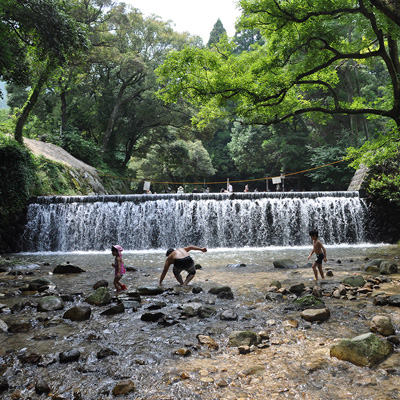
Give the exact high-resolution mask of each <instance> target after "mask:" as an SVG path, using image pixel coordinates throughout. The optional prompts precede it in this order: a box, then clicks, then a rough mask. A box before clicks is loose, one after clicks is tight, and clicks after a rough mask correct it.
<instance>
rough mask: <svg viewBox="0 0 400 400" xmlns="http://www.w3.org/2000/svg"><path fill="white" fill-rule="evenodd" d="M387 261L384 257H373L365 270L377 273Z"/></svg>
mask: <svg viewBox="0 0 400 400" xmlns="http://www.w3.org/2000/svg"><path fill="white" fill-rule="evenodd" d="M383 261H385V260H383V259H373V260H370V261H369V262H368V263H367V264H366V265H365V266H364V271H365V272H369V273H370V274H373V273H376V274H379V266H380V265H381V263H382V262H383Z"/></svg>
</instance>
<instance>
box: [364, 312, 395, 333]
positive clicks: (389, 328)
mask: <svg viewBox="0 0 400 400" xmlns="http://www.w3.org/2000/svg"><path fill="white" fill-rule="evenodd" d="M370 330H371V332H376V333H380V334H381V335H383V336H391V335H394V334H395V329H394V326H393V324H392V321H391V319H390V318H389V317H388V316H386V315H375V316H374V317H373V318H372V320H371V324H370Z"/></svg>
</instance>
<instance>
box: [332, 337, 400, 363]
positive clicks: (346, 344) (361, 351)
mask: <svg viewBox="0 0 400 400" xmlns="http://www.w3.org/2000/svg"><path fill="white" fill-rule="evenodd" d="M392 352H393V345H392V344H391V343H390V342H388V341H386V340H382V339H380V338H379V337H378V336H376V335H375V334H373V333H365V334H364V335H360V336H356V337H354V338H353V339H344V340H341V341H340V342H339V343H338V344H337V345H335V346H333V347H332V348H331V350H330V355H331V357H336V358H338V359H339V360H343V361H349V362H351V363H352V364H355V365H358V366H360V367H367V366H368V367H372V366H374V365H376V364H378V363H380V362H381V361H382V360H384V359H385V358H386V357H387V356H388V355H389V354H391V353H392Z"/></svg>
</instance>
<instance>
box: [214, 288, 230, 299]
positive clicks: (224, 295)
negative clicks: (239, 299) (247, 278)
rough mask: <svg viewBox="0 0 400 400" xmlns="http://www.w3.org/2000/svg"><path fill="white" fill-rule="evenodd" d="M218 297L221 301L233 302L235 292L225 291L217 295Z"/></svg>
mask: <svg viewBox="0 0 400 400" xmlns="http://www.w3.org/2000/svg"><path fill="white" fill-rule="evenodd" d="M217 297H218V298H219V299H226V300H233V298H234V296H233V292H232V290H230V289H229V290H224V291H222V292H220V293H218V294H217Z"/></svg>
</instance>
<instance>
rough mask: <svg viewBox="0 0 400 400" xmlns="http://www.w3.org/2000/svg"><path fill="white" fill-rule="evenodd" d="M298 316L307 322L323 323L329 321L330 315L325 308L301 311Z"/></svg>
mask: <svg viewBox="0 0 400 400" xmlns="http://www.w3.org/2000/svg"><path fill="white" fill-rule="evenodd" d="M300 315H301V317H302V318H303V319H305V320H306V321H308V322H324V321H326V320H328V319H329V317H330V316H331V313H330V311H329V310H328V309H327V308H320V309H315V308H312V309H308V310H303V311H302V312H301V314H300Z"/></svg>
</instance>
